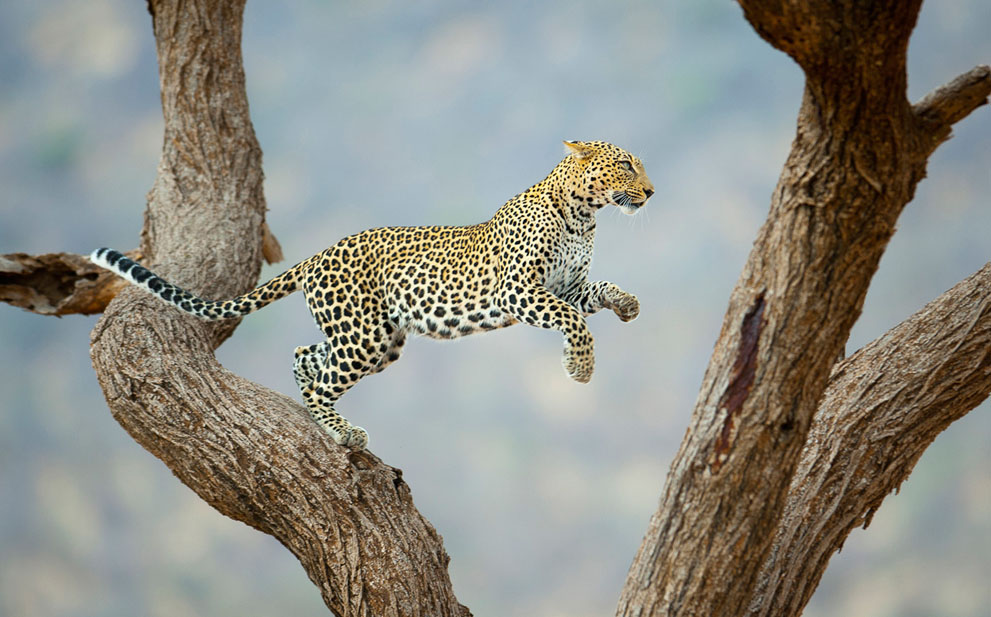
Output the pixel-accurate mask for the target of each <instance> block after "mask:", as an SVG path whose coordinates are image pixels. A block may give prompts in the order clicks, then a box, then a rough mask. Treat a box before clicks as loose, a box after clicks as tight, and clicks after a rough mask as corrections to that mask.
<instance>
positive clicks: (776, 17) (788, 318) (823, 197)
mask: <svg viewBox="0 0 991 617" xmlns="http://www.w3.org/2000/svg"><path fill="white" fill-rule="evenodd" d="M740 5H741V6H742V7H743V10H744V13H745V15H746V17H747V19H748V20H749V21H750V23H751V24H752V25H753V26H754V28H755V29H756V30H757V31H758V32H759V33H760V34H761V36H763V37H764V38H765V39H767V41H768V42H769V43H771V44H772V45H774V46H775V47H777V48H779V49H781V50H782V51H784V52H786V53H788V54H789V55H790V56H791V57H792V58H793V59H795V61H796V62H798V64H799V65H800V66H801V67H802V69H803V70H804V72H805V76H806V84H805V94H804V98H803V101H802V106H801V109H800V111H799V118H798V129H797V134H796V137H795V141H794V143H793V144H792V149H791V153H790V154H789V157H788V160H787V162H786V163H785V166H784V170H783V172H782V175H781V178H780V180H779V182H778V186H777V188H776V189H775V192H774V194H773V197H772V201H771V210H770V213H769V215H768V218H767V221H766V222H765V224H764V226H763V227H762V228H761V230H760V233H759V234H758V237H757V240H756V241H755V243H754V248H753V250H752V252H751V254H750V257H749V259H748V261H747V263H746V265H745V266H744V268H743V272H742V274H741V276H740V279H739V281H738V282H737V284H736V287H735V288H734V290H733V293H732V295H731V297H730V305H729V308H728V310H727V312H726V316H725V318H724V320H723V327H722V331H721V333H720V336H719V340H718V342H717V343H716V348H715V351H714V353H713V355H712V358H711V360H710V364H709V367H708V369H707V371H706V374H705V378H704V380H703V384H702V389H701V392H700V394H699V398H698V401H697V403H696V407H695V410H694V412H693V414H692V419H691V423H690V426H689V430H688V432H687V433H686V436H685V439H684V441H683V442H682V444H681V448H680V449H679V452H678V454H677V456H676V458H675V460H674V463H673V464H672V466H671V470H670V472H669V475H668V480H667V484H666V486H665V489H664V492H663V494H662V496H661V502H660V505H659V507H658V510H657V511H656V512H655V514H654V516H653V517H652V519H651V522H650V524H649V527H648V530H647V535H646V537H645V538H644V541H643V544H642V545H641V547H640V550H639V552H638V553H637V556H636V558H635V559H634V562H633V565H632V567H631V569H630V573H629V576H628V578H627V581H626V584H625V587H624V589H623V593H622V596H621V599H620V603H619V607H618V610H617V613H618V614H619V615H629V616H633V615H637V616H640V615H741V614H744V613H745V612H746V611H747V610H748V608H749V607H751V605H753V604H754V603H755V602H756V600H755V598H754V595H755V591H756V590H757V589H760V587H759V586H758V584H757V583H758V574H759V573H760V572H761V570H762V567H763V566H764V564H765V562H766V561H767V560H768V556H769V554H770V552H771V548H772V543H773V542H774V540H775V538H776V537H778V529H779V527H780V525H781V524H782V523H783V522H784V523H786V524H794V522H795V521H794V519H787V520H786V521H782V512H783V510H784V507H785V504H786V503H787V501H788V499H789V490H790V482H791V479H792V476H793V474H794V472H795V469H796V467H797V465H798V463H799V460H800V456H801V454H802V448H803V446H804V445H805V444H806V442H807V440H808V436H809V431H810V427H811V426H812V423H813V419H814V418H815V417H816V415H815V414H816V410H817V408H818V406H819V402H820V400H822V397H823V392H824V391H825V389H826V386H827V383H828V379H829V376H830V370H831V368H832V366H833V364H834V363H835V361H836V358H837V357H839V356H840V355H841V354H842V353H843V348H844V345H845V343H846V340H847V337H848V335H849V333H850V329H851V327H852V326H853V324H854V322H855V321H856V319H857V317H858V316H859V315H860V311H861V307H862V305H863V301H864V297H865V296H866V294H867V288H868V285H869V284H870V281H871V278H872V277H873V275H874V272H875V271H876V269H877V265H878V262H879V261H880V259H881V255H882V254H883V252H884V249H885V247H886V246H887V243H888V240H889V238H890V237H891V235H892V234H893V233H894V229H895V222H896V220H897V218H898V215H899V214H900V213H901V211H902V208H903V207H904V206H905V204H907V203H908V202H909V201H910V200H911V198H912V195H913V193H914V191H915V187H916V185H917V184H918V182H919V181H920V180H921V179H922V178H923V177H924V176H925V165H926V161H927V159H928V157H929V155H930V154H931V153H932V151H933V150H934V149H935V148H936V147H937V146H938V145H939V144H940V143H942V142H943V141H944V140H945V139H947V138H948V136H949V134H950V126H951V124H952V123H953V122H955V121H956V120H959V119H960V118H961V117H963V116H965V115H966V114H967V113H969V112H970V111H971V110H973V109H974V108H975V107H976V106H978V105H980V104H983V103H984V102H985V101H986V99H987V96H988V92H989V84H991V75H989V70H988V68H987V67H979V68H978V69H975V71H973V72H972V74H969V75H968V76H965V77H962V78H961V79H959V80H957V81H955V82H954V83H953V84H950V85H949V86H947V87H946V88H944V89H942V90H941V91H938V92H935V93H933V95H931V96H930V97H927V99H926V100H924V101H923V102H921V103H920V104H919V105H918V106H916V107H913V106H912V105H910V104H909V102H908V101H907V99H906V83H907V78H906V69H905V61H906V52H907V49H908V40H909V36H910V35H911V32H912V29H913V27H914V25H915V20H916V17H917V15H918V11H919V8H920V6H921V0H915V1H898V0H888V1H877V2H857V1H855V0H841V1H836V2H831V1H817V2H801V3H782V2H774V1H764V0H740ZM970 78H973V79H970ZM975 83H976V85H975ZM985 293H987V291H986V288H985ZM982 342H983V345H984V347H985V348H986V347H987V345H988V344H989V340H988V339H985V340H984V341H978V349H980V345H981V343H982ZM882 345H883V343H882ZM899 356H900V360H901V361H903V362H911V363H913V364H914V363H915V362H917V361H919V360H918V359H916V358H909V357H905V356H904V355H903V354H899ZM981 376H982V377H983V383H982V386H983V392H982V396H980V398H979V399H978V400H981V399H983V398H984V397H986V396H987V386H988V383H987V382H988V379H987V375H986V374H984V375H981ZM859 402H860V401H858V400H856V399H855V398H850V399H846V400H844V401H843V408H842V411H843V413H852V412H853V411H854V408H853V406H854V405H856V404H858V403H859ZM969 403H970V401H969V400H963V401H949V402H947V405H952V406H957V405H959V408H960V409H962V410H963V412H965V411H967V410H969V409H970V407H969V406H967V404H969ZM833 413H836V412H835V411H834V412H833ZM817 428H818V427H817ZM868 438H871V437H868ZM930 440H931V437H930ZM854 445H855V444H852V443H848V444H847V446H848V447H853V446H854ZM817 462H818V461H817ZM909 468H910V466H909ZM906 471H907V470H906ZM845 472H846V470H844V473H845ZM871 481H873V480H871ZM795 507H798V508H800V507H801V506H800V505H798V504H796V505H795ZM815 522H816V523H817V524H821V523H822V521H815ZM835 522H836V521H834V523H835ZM789 531H791V530H788V529H782V530H781V537H782V538H785V537H787V536H788V533H789ZM841 535H842V536H843V537H845V533H842V534H841ZM783 548H784V546H783V545H780V546H779V550H778V552H777V555H778V556H779V557H780V558H781V559H784V560H786V561H788V564H787V565H788V566H789V568H785V569H782V568H781V567H780V566H777V565H774V564H772V565H769V566H768V568H770V569H769V570H768V571H767V573H766V578H765V580H770V579H773V578H774V577H776V576H777V577H780V576H783V575H784V573H787V572H791V571H793V569H798V565H797V564H796V563H794V562H792V561H791V560H792V559H800V558H802V557H806V556H807V555H803V554H802V553H801V551H795V552H793V553H791V554H783V553H782V550H781V549H783ZM830 548H833V549H834V550H835V548H838V545H834V546H832V547H830ZM831 552H832V551H829V552H827V553H826V554H825V555H823V556H822V557H821V559H820V560H819V561H818V563H817V564H816V566H817V567H818V568H819V569H818V570H812V571H810V570H809V569H808V568H806V569H804V570H803V571H804V572H806V573H807V576H808V577H809V578H810V579H811V580H814V581H818V577H819V576H821V572H822V569H824V568H825V565H826V561H827V559H828V555H829V554H831ZM768 591H771V589H769V590H768ZM804 600H807V597H805V598H804ZM769 602H771V603H773V602H774V600H769ZM796 604H797V606H796V605H795V604H792V605H790V608H791V611H792V612H788V611H783V608H784V607H782V606H779V605H775V611H770V612H768V613H767V614H774V615H791V614H796V615H797V614H799V613H800V611H801V608H802V607H803V606H804V601H802V602H801V603H796ZM779 610H781V611H782V612H778V611H779Z"/></svg>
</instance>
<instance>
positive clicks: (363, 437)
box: [337, 425, 368, 450]
mask: <svg viewBox="0 0 991 617" xmlns="http://www.w3.org/2000/svg"><path fill="white" fill-rule="evenodd" d="M337 443H339V444H341V445H342V446H347V447H349V448H351V449H352V450H364V449H365V448H367V447H368V431H366V430H365V429H363V428H361V427H360V426H353V425H352V426H351V430H349V431H348V432H347V435H345V436H344V439H343V440H342V441H338V442H337Z"/></svg>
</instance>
